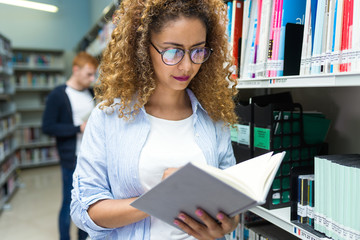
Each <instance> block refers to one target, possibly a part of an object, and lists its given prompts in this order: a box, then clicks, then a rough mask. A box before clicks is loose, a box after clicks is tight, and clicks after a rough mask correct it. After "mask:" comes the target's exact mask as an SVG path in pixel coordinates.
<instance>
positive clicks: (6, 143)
mask: <svg viewBox="0 0 360 240" xmlns="http://www.w3.org/2000/svg"><path fill="white" fill-rule="evenodd" d="M11 57H12V51H11V42H10V40H8V39H7V38H6V37H4V36H2V35H1V34H0V211H1V210H2V209H3V207H4V205H5V203H6V202H7V201H8V200H9V199H10V198H11V196H12V195H13V194H14V193H15V190H16V188H17V184H16V179H17V169H18V166H19V165H18V155H17V153H16V151H17V138H16V134H15V132H16V128H17V125H18V116H17V114H16V105H15V103H14V101H13V96H14V93H15V85H14V82H13V81H12V78H11V76H12V74H13V68H12V64H11Z"/></svg>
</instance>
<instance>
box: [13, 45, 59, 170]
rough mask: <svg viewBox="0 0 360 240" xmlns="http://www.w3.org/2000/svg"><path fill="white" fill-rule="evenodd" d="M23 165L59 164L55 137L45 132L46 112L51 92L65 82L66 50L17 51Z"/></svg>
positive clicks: (16, 68) (17, 101)
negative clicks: (43, 121) (43, 120)
mask: <svg viewBox="0 0 360 240" xmlns="http://www.w3.org/2000/svg"><path fill="white" fill-rule="evenodd" d="M13 66H14V80H13V81H14V82H15V85H16V94H15V96H16V99H15V102H16V107H17V112H18V113H19V115H20V119H21V122H20V126H19V127H18V130H17V137H18V139H19V149H20V154H19V158H20V167H22V168H25V167H26V168H28V167H37V166H44V165H49V164H56V163H58V161H59V159H58V156H57V154H56V149H55V140H54V138H50V137H49V136H47V135H45V134H43V133H42V131H41V121H42V114H43V111H44V109H45V101H46V97H47V95H48V94H49V93H50V91H51V90H52V89H53V88H54V87H56V86H58V85H60V84H63V83H65V80H66V79H65V76H64V72H65V62H64V52H63V51H61V50H45V49H14V50H13Z"/></svg>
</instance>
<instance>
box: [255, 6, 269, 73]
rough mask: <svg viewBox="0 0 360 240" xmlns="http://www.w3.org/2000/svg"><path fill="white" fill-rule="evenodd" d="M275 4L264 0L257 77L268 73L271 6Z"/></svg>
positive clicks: (256, 69)
mask: <svg viewBox="0 0 360 240" xmlns="http://www.w3.org/2000/svg"><path fill="white" fill-rule="evenodd" d="M272 6H273V1H272V0H263V2H262V10H261V20H260V22H261V24H260V31H259V46H258V50H257V51H258V53H257V56H256V64H255V77H256V78H257V77H265V73H266V71H265V70H266V60H267V55H268V46H269V31H270V25H271V7H272Z"/></svg>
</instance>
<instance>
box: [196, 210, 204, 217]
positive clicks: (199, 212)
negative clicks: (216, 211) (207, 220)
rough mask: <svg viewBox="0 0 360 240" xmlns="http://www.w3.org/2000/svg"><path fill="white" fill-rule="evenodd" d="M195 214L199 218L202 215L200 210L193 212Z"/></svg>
mask: <svg viewBox="0 0 360 240" xmlns="http://www.w3.org/2000/svg"><path fill="white" fill-rule="evenodd" d="M195 214H196V215H197V216H199V217H202V215H203V214H204V212H203V211H201V210H200V209H198V210H196V211H195Z"/></svg>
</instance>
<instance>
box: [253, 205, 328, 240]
mask: <svg viewBox="0 0 360 240" xmlns="http://www.w3.org/2000/svg"><path fill="white" fill-rule="evenodd" d="M250 211H251V212H253V213H255V214H256V215H258V216H260V217H262V218H264V219H266V220H267V221H269V222H271V223H273V224H274V225H276V226H278V227H280V228H282V229H284V230H285V231H287V232H289V233H291V234H293V235H294V236H296V237H298V238H300V239H311V240H323V239H330V238H327V237H325V236H324V235H323V234H320V233H317V232H315V231H314V230H309V229H308V228H304V227H300V226H298V225H296V224H295V223H292V222H291V221H290V207H285V208H279V209H273V210H268V209H266V208H263V207H255V208H252V209H250Z"/></svg>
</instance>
